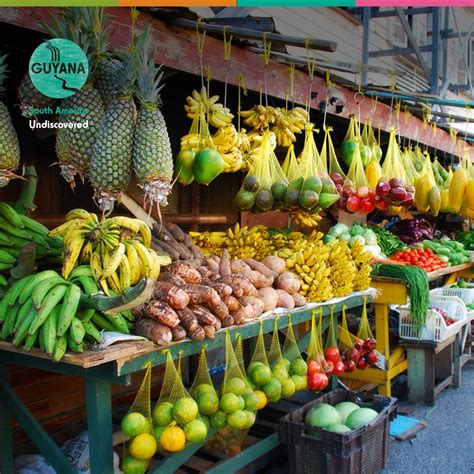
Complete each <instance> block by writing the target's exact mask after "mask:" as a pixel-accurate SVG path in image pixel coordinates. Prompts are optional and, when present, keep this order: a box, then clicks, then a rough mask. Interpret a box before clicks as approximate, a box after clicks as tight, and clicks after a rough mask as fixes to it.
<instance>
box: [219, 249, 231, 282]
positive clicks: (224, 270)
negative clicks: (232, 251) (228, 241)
mask: <svg viewBox="0 0 474 474" xmlns="http://www.w3.org/2000/svg"><path fill="white" fill-rule="evenodd" d="M219 273H220V275H221V276H223V277H226V276H229V275H232V270H231V268H230V259H229V252H227V249H224V250H222V256H221V261H220V262H219Z"/></svg>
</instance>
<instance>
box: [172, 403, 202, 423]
mask: <svg viewBox="0 0 474 474" xmlns="http://www.w3.org/2000/svg"><path fill="white" fill-rule="evenodd" d="M198 411H199V409H198V404H197V403H196V402H195V401H194V400H193V399H192V398H190V397H184V398H180V399H179V400H177V401H176V403H175V404H174V407H173V418H174V419H175V420H176V421H177V422H178V423H179V424H180V425H186V424H187V423H189V422H190V421H192V420H194V418H196V416H197V414H198Z"/></svg>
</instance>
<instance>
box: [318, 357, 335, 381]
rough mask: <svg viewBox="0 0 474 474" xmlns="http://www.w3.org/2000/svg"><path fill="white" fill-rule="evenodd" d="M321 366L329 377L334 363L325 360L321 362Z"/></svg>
mask: <svg viewBox="0 0 474 474" xmlns="http://www.w3.org/2000/svg"><path fill="white" fill-rule="evenodd" d="M321 367H322V369H323V371H324V373H325V374H326V375H327V376H328V377H329V376H330V375H331V374H332V371H333V370H334V363H333V362H332V361H330V360H326V361H324V362H322V364H321Z"/></svg>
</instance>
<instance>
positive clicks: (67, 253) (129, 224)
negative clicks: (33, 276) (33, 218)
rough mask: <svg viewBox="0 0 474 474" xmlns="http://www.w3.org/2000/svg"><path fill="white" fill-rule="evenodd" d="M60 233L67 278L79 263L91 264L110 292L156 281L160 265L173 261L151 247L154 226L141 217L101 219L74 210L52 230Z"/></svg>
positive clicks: (63, 269) (121, 290)
mask: <svg viewBox="0 0 474 474" xmlns="http://www.w3.org/2000/svg"><path fill="white" fill-rule="evenodd" d="M58 235H59V236H62V237H63V239H64V261H63V266H62V275H63V276H64V278H66V279H67V278H68V277H69V275H70V274H71V272H72V271H73V269H74V268H75V266H76V265H78V264H88V265H90V268H91V270H92V273H93V276H94V278H95V279H96V281H97V282H98V284H99V285H100V287H101V289H102V290H103V291H104V293H106V294H107V295H109V294H110V289H111V290H112V291H114V292H117V293H122V292H123V290H124V289H126V288H129V287H130V286H132V285H135V284H136V283H137V282H138V281H139V280H140V279H142V278H152V279H153V280H156V279H157V278H158V276H159V274H160V266H161V265H166V264H169V263H170V262H169V258H164V257H163V258H162V257H160V256H158V255H157V254H156V252H155V251H154V250H152V249H150V244H151V240H152V236H151V230H150V227H149V226H148V224H146V223H145V222H143V221H141V220H139V219H132V218H130V217H125V216H116V217H110V218H107V219H104V220H103V221H102V222H99V220H98V218H97V215H96V214H94V213H89V212H87V211H85V210H84V209H74V210H72V211H70V212H69V213H68V214H67V215H66V222H65V223H64V224H62V225H60V226H59V227H56V228H55V229H53V230H52V231H51V232H50V236H58Z"/></svg>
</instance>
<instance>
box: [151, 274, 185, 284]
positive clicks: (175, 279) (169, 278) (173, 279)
mask: <svg viewBox="0 0 474 474" xmlns="http://www.w3.org/2000/svg"><path fill="white" fill-rule="evenodd" d="M158 281H166V282H168V283H171V284H173V285H174V286H179V287H181V286H183V285H186V282H185V281H184V280H183V279H182V278H181V277H179V276H177V275H173V274H171V273H166V272H161V273H160V276H159V278H158Z"/></svg>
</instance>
